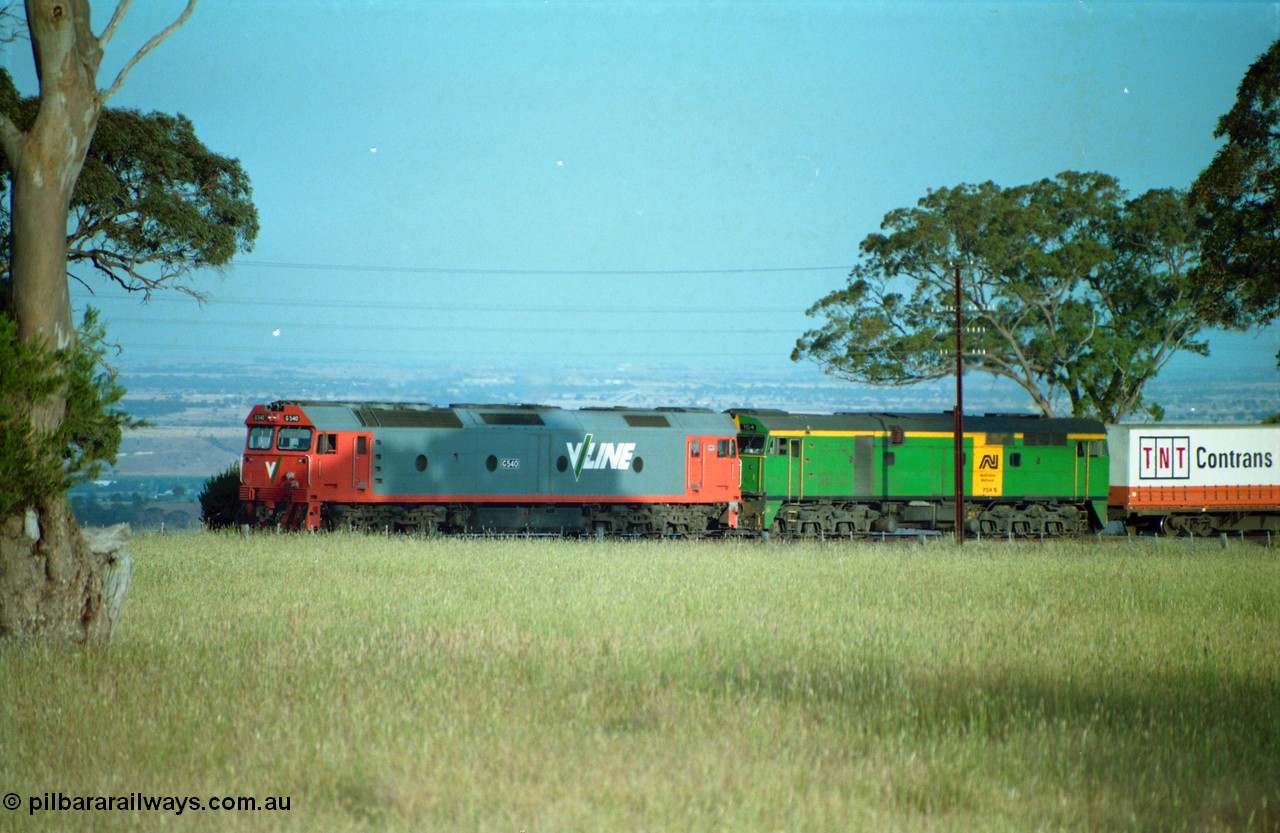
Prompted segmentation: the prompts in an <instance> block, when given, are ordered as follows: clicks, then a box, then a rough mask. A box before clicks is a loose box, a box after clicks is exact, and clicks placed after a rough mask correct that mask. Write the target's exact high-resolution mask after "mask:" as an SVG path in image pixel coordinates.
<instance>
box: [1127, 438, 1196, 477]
mask: <svg viewBox="0 0 1280 833" xmlns="http://www.w3.org/2000/svg"><path fill="white" fill-rule="evenodd" d="M1138 479H1139V480H1189V479H1191V438H1190V437H1139V438H1138Z"/></svg>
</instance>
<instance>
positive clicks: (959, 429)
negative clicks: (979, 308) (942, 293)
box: [955, 263, 964, 546]
mask: <svg viewBox="0 0 1280 833" xmlns="http://www.w3.org/2000/svg"><path fill="white" fill-rule="evenodd" d="M960 301H961V298H960V264H959V263H957V264H956V410H955V451H956V456H955V466H956V471H955V485H956V496H955V500H956V545H957V546H959V545H961V544H963V543H964V359H963V356H962V353H961V349H962V345H961V343H960V333H961V331H962V329H963V327H964V322H963V320H962V318H961V312H960Z"/></svg>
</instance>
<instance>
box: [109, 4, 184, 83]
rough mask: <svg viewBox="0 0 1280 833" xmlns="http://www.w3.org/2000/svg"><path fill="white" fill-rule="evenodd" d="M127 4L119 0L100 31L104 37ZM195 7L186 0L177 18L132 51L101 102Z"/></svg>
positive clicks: (110, 33)
mask: <svg viewBox="0 0 1280 833" xmlns="http://www.w3.org/2000/svg"><path fill="white" fill-rule="evenodd" d="M128 5H129V0H121V3H120V6H118V7H116V14H115V15H113V16H112V18H111V23H110V24H108V26H107V30H106V31H105V32H103V33H102V34H103V37H104V38H110V36H111V35H113V34H115V27H116V26H118V25H119V23H120V21H119V20H118V19H117V18H123V17H124V11H123V9H124V8H127V7H128ZM195 9H196V0H187V6H186V8H184V9H183V10H182V14H180V15H178V19H177V20H175V21H173V22H172V23H170V24H169V25H168V26H166V27H165V28H164V29H163V30H162V31H160V32H159V33H157V34H155V35H153V36H152V38H151V40H149V41H147V42H146V43H144V44H143V45H142V48H141V49H139V50H138V51H137V52H136V53H134V56H133V57H132V58H130V59H129V61H128V63H126V64H125V65H124V68H123V69H121V70H120V74H119V75H117V76H116V80H115V81H114V82H113V83H112V84H111V86H110V87H108V88H107V90H106V92H104V93H102V102H103V103H104V104H105V103H106V101H107V99H109V98H111V96H113V95H115V94H116V91H117V90H119V89H120V87H121V86H122V85H123V84H124V79H125V76H127V75H128V74H129V72H130V71H131V70H132V69H133V68H134V66H135V65H136V64H137V63H138V61H141V60H142V58H143V56H145V55H146V54H147V53H148V52H150V51H151V50H152V49H155V48H156V47H157V46H159V45H160V44H161V43H162V42H163V41H164V40H165V39H166V38H168V37H169V36H170V35H172V34H173V33H174V32H176V31H178V29H179V28H180V27H181V26H182V24H184V23H186V22H187V18H189V17H191V13H192V12H193V11H195ZM99 43H101V44H103V45H105V41H103V40H102V39H101V38H99Z"/></svg>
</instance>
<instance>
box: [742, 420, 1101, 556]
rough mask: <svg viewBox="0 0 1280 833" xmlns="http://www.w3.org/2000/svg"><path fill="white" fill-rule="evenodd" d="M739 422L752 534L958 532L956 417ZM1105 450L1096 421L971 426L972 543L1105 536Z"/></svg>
mask: <svg viewBox="0 0 1280 833" xmlns="http://www.w3.org/2000/svg"><path fill="white" fill-rule="evenodd" d="M732 413H733V415H734V417H735V418H736V420H737V423H738V428H739V434H738V444H739V454H740V456H741V459H742V507H743V509H742V513H741V519H742V523H743V525H744V526H747V527H751V528H754V529H759V530H764V529H770V530H775V531H777V532H780V533H783V534H789V535H804V536H818V535H837V536H843V535H850V534H855V533H867V532H894V531H896V530H898V529H933V530H951V529H954V527H955V497H954V495H955V433H954V432H955V429H954V418H953V414H950V413H948V414H847V413H846V414H834V415H830V414H792V413H784V412H781V411H751V410H739V411H733V412H732ZM1106 440H1107V435H1106V429H1105V427H1104V426H1103V424H1102V423H1101V422H1097V421H1094V420H1087V419H1043V418H1039V417H1030V416H999V415H988V416H975V417H966V418H965V420H964V440H963V443H964V448H963V458H962V462H963V470H962V478H963V483H962V487H963V490H964V491H963V494H964V504H965V518H964V523H965V525H966V530H965V531H966V533H968V534H977V535H984V536H985V535H997V536H1008V535H1013V536H1036V537H1040V536H1044V537H1049V536H1059V535H1080V534H1084V533H1087V532H1090V531H1093V530H1098V529H1101V528H1102V526H1103V524H1104V523H1105V522H1106V520H1107V494H1108V492H1107V475H1108V457H1107V442H1106Z"/></svg>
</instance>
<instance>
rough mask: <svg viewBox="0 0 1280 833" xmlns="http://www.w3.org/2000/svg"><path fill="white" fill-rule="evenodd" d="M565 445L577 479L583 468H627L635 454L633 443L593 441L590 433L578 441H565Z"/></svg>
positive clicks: (620, 469)
mask: <svg viewBox="0 0 1280 833" xmlns="http://www.w3.org/2000/svg"><path fill="white" fill-rule="evenodd" d="M565 447H566V448H567V449H568V450H569V459H570V460H571V461H573V479H574V480H577V479H578V477H579V475H581V474H582V471H583V469H588V470H598V469H615V470H618V471H624V470H626V469H629V468H631V459H632V458H633V457H635V454H636V444H635V443H593V442H591V435H590V434H587V435H586V437H584V438H583V440H582V442H580V443H565Z"/></svg>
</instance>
